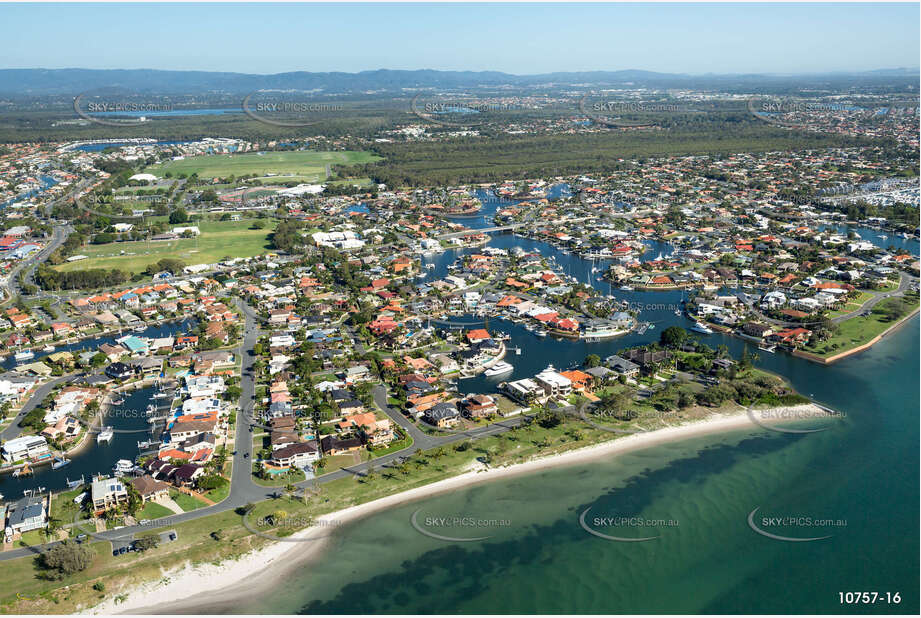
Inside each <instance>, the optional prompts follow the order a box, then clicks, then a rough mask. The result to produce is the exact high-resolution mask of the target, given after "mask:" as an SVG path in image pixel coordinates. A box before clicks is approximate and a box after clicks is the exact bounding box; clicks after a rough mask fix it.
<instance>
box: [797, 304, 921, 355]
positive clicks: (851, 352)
mask: <svg viewBox="0 0 921 618" xmlns="http://www.w3.org/2000/svg"><path fill="white" fill-rule="evenodd" d="M919 311H921V307H916V308H915V309H914V311H912V312H911V313H909V314H908V315H905V316H903V317H902V318H901V319H900V320H899V321H898V322H896V323H895V324H893V325H892V326H890V327H889V328H887V329H886V330H884V331H883V332H881V333H880V334H878V335H877V336H875V337H873V339H870V340H869V341H868V342H866V343H862V344H860V345H859V346H857V347H854V348H851V349H850V350H844V351H843V352H839V353H837V354H834V355H832V356H829V357H827V358H822V357H821V356H818V355H816V354H812V353H811V352H802V351H800V350H794V351H793V352H792V354H793V356H796V357H798V358H802V359H805V360H808V361H812V362H813V363H818V364H820V365H833V364H835V363H837V362H838V361H839V360H842V359H845V358H847V357H849V356H853V355H854V354H859V353H860V352H863V351H864V350H869V349H870V348H872V347H873V346H875V345H876V344H877V343H879V342H880V341H882V340H883V338H884V337H886V335H888V334H889V333H891V332H892V331H894V330H895V329H897V328H899V327H900V326H902V325H903V324H905V323H906V322H908V321H909V320H910V319H911V318H913V317H915V316H916V315H917V314H918V312H919Z"/></svg>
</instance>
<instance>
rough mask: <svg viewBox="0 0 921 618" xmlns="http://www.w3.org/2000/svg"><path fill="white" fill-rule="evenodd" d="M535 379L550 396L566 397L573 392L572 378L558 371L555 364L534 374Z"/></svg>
mask: <svg viewBox="0 0 921 618" xmlns="http://www.w3.org/2000/svg"><path fill="white" fill-rule="evenodd" d="M534 379H535V380H536V381H537V383H538V384H539V385H540V386H541V388H543V389H544V392H545V393H546V394H547V395H548V396H550V397H565V396H566V395H568V394H570V393H571V392H572V380H570V379H569V378H567V377H566V376H564V375H562V374H560V373H558V372H557V371H556V369H554V368H553V365H550V366H549V367H547V368H546V369H544V370H543V371H541V372H540V373H539V374H537V375H536V376H534Z"/></svg>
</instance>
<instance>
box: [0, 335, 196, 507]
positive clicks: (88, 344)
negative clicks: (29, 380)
mask: <svg viewBox="0 0 921 618" xmlns="http://www.w3.org/2000/svg"><path fill="white" fill-rule="evenodd" d="M195 324H196V320H195V319H194V318H187V319H184V320H180V321H175V322H168V323H165V324H161V325H158V326H151V327H148V328H146V329H144V331H142V332H140V333H134V332H133V331H126V332H125V334H134V335H137V336H139V337H150V338H156V337H167V336H170V335H175V334H177V333H187V332H190V331H191V329H192V328H194V327H195ZM117 337H118V335H114V336H108V337H96V338H92V339H87V340H84V341H82V342H79V343H74V344H69V345H66V346H61V347H58V348H57V351H60V350H67V351H79V350H83V349H86V350H95V349H96V348H97V347H98V346H99V345H101V344H103V343H114V342H115V339H116V338H117ZM43 356H44V354H41V355H39V354H36V358H35V359H33V360H31V361H29V362H35V361H37V360H40V359H41V358H42V357H43ZM2 364H3V367H4V368H5V369H9V368H11V367H12V366H13V365H15V361H14V360H13V358H12V357H9V358H6V359H4V361H3V363H2ZM155 390H156V389H155V388H153V387H152V388H144V389H140V390H137V391H132V392H130V393H126V394H125V402H124V403H123V404H121V405H119V406H115V407H113V408H112V409H111V410H110V411H109V413H108V414H107V416H105V417H104V418H103V419H102V422H101V425H109V426H111V427H113V428H114V429H115V430H116V432H115V436H114V438H113V439H112V441H111V442H109V443H101V444H97V442H96V433H97V431H98V426H99V425H100V423H98V422H94V423H93V425H92V426H93V427H94V428H97V430H96V431H94V433H92V435H90V437H89V439H88V440H89V441H88V442H87V446H86V447H84V448H83V449H82V450H81V451H80V452H79V453H77V454H74V455H73V456H71V457H70V459H71V463H70V464H68V465H66V466H64V467H62V468H59V469H57V470H53V469H51V467H50V466H39V467H37V468H35V474H34V475H32V476H28V477H21V478H13V477H12V476H11V475H9V474H3V475H0V494H3V495H4V496H6V498H7V499H9V498H15V497H19V496H21V495H22V492H23V491H25V490H26V489H33V488H36V487H44V488H45V489H46V490H50V491H60V490H63V489H66V487H67V479H70V480H75V479H78V478H80V477H81V475H82V476H85V477H86V478H87V479H89V478H90V476H91V475H93V474H96V473H106V472H109V471H110V470H111V469H112V466H113V465H114V464H115V462H116V461H118V460H119V459H129V460H134V459H135V458H136V457H137V456H138V454H139V449H138V445H137V443H138V442H143V441H146V440H148V439H149V438H151V437H152V434H151V431H150V430H151V425H150V424H148V422H147V417H146V415H145V411H146V410H147V406H148V404H150V403H151V401H152V399H151V395H153V393H154V392H155ZM160 429H162V427H160Z"/></svg>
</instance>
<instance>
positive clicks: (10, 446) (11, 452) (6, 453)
mask: <svg viewBox="0 0 921 618" xmlns="http://www.w3.org/2000/svg"><path fill="white" fill-rule="evenodd" d="M47 454H50V452H49V451H48V443H47V442H46V441H45V439H44V438H43V437H41V436H22V437H21V438H13V439H12V440H8V441H6V442H4V443H3V460H4V461H6V462H7V463H12V462H14V461H19V460H21V459H35V458H36V457H41V456H43V455H47Z"/></svg>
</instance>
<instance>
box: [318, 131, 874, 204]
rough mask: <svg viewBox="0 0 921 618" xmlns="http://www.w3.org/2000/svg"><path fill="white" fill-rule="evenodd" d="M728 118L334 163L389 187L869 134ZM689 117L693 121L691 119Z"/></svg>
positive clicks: (400, 148) (848, 142) (465, 143)
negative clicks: (793, 128)
mask: <svg viewBox="0 0 921 618" xmlns="http://www.w3.org/2000/svg"><path fill="white" fill-rule="evenodd" d="M730 118H731V117H727V118H726V119H725V121H724V122H723V123H717V122H714V121H712V120H700V121H699V122H698V123H697V124H696V125H694V124H691V123H690V122H689V121H688V120H687V119H686V118H684V117H683V116H682V117H681V118H680V119H678V118H676V119H675V120H674V121H673V123H674V126H675V128H673V129H663V128H658V129H631V130H610V131H603V132H598V133H580V134H562V135H559V134H556V135H523V136H522V135H496V136H494V137H492V138H490V139H483V138H482V137H480V138H476V137H471V138H467V139H458V140H454V141H447V142H443V141H438V142H412V143H391V144H387V143H379V144H375V145H374V146H373V147H372V148H371V150H372V151H374V153H375V154H377V155H379V156H381V157H384V161H380V162H377V163H369V164H364V165H353V166H336V168H335V170H336V172H337V173H338V174H340V175H343V176H353V177H360V176H368V177H370V178H371V179H372V180H374V181H375V182H381V183H386V184H387V185H388V186H391V187H399V186H433V185H449V184H459V183H469V182H496V181H502V180H505V179H507V178H515V177H537V176H543V177H546V176H558V175H568V174H580V173H595V174H598V173H610V172H614V171H616V170H617V169H619V168H620V167H622V164H621V163H619V162H618V159H631V158H633V159H642V158H644V157H655V156H668V155H693V154H726V153H735V152H765V151H773V150H802V149H809V148H823V147H831V146H854V145H861V144H866V143H869V142H868V141H867V140H862V139H857V138H851V137H846V136H840V135H826V134H819V133H806V132H793V131H790V130H786V129H779V128H777V127H773V126H770V125H766V124H763V123H759V122H757V121H755V120H754V119H752V122H749V121H746V120H743V119H742V118H741V117H738V118H736V121H735V122H732V121H731V120H730ZM685 123H687V124H685Z"/></svg>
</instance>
